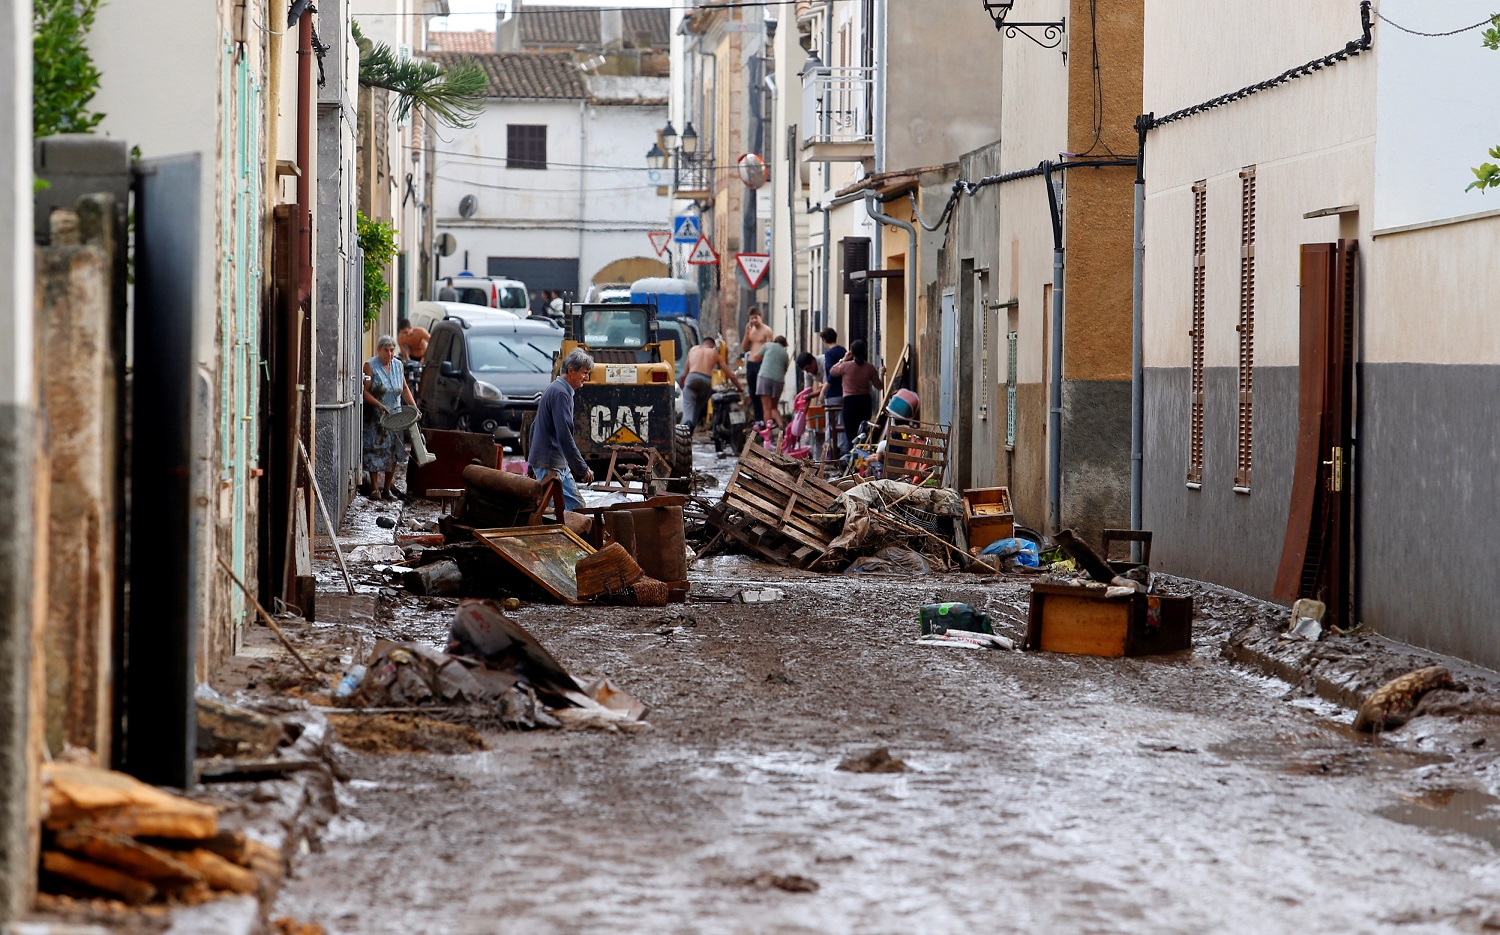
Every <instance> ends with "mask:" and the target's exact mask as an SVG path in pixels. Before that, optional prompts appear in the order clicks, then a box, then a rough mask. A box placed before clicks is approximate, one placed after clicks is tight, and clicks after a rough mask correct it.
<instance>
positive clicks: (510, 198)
mask: <svg viewBox="0 0 1500 935" xmlns="http://www.w3.org/2000/svg"><path fill="white" fill-rule="evenodd" d="M433 57H434V58H435V59H436V60H437V61H439V62H443V63H450V62H456V61H460V60H463V59H472V60H473V61H475V62H477V63H478V64H479V65H480V66H481V67H482V68H483V69H484V70H485V72H486V74H488V75H489V79H490V86H489V95H490V100H489V102H488V104H487V105H486V107H485V110H484V113H483V114H482V115H481V116H480V118H479V120H478V122H477V123H476V124H475V125H474V127H472V128H470V129H467V130H456V131H445V132H443V133H441V134H440V135H439V138H438V140H437V141H435V143H434V172H435V176H436V180H435V187H434V212H435V215H436V223H437V231H438V233H439V235H441V234H443V233H450V234H452V235H453V236H454V238H455V239H456V240H457V241H458V249H457V251H456V252H455V253H454V254H453V255H452V256H449V257H445V258H442V259H441V260H439V261H438V263H437V270H436V273H437V278H439V279H441V278H445V277H448V276H453V275H457V274H458V273H460V272H461V271H465V270H467V271H469V272H472V273H474V274H475V275H477V276H484V275H495V276H508V277H511V278H514V279H519V280H521V281H522V282H525V283H526V284H527V286H528V288H529V289H530V290H531V292H532V295H533V299H534V300H535V299H536V297H537V296H538V294H539V293H540V291H541V290H543V289H556V290H558V291H560V292H562V293H564V294H565V295H568V296H576V297H579V298H581V297H583V296H584V295H585V294H586V293H587V292H588V288H589V286H590V285H591V284H594V283H605V282H629V281H631V280H632V279H636V278H639V277H642V276H648V275H666V274H667V272H668V270H667V267H666V264H665V263H663V262H662V261H661V260H660V259H659V258H658V257H657V255H656V251H655V250H654V249H653V247H652V245H651V240H650V238H649V237H648V236H647V235H648V232H650V231H653V230H660V229H662V228H663V227H665V226H666V224H667V223H668V213H669V212H668V199H667V195H666V191H665V190H664V189H658V188H657V186H656V183H655V181H653V178H652V176H651V175H650V172H649V170H648V168H647V165H646V161H645V155H646V152H647V151H648V150H649V149H650V148H651V146H652V145H653V144H654V143H655V142H656V141H657V133H658V131H659V130H660V129H661V127H662V126H663V125H664V124H666V122H667V93H668V88H667V85H668V79H667V78H665V77H645V76H638V75H599V74H593V73H591V72H589V71H585V70H584V69H585V67H588V66H589V62H587V61H586V62H584V63H582V64H579V63H575V62H573V61H572V60H571V56H569V55H556V54H545V53H544V54H537V53H491V54H485V55H467V56H466V55H461V54H456V53H437V54H436V55H434V56H433ZM595 61H597V60H595ZM605 70H607V66H605ZM471 196H472V197H471Z"/></svg>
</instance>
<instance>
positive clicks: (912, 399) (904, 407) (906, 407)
mask: <svg viewBox="0 0 1500 935" xmlns="http://www.w3.org/2000/svg"><path fill="white" fill-rule="evenodd" d="M919 402H920V400H919V398H918V396H917V394H916V393H913V392H912V391H911V390H897V391H896V395H894V396H892V397H891V401H890V403H889V404H887V405H886V407H885V411H886V412H889V413H890V414H891V415H893V416H896V417H897V418H899V419H915V418H916V417H917V408H918V403H919Z"/></svg>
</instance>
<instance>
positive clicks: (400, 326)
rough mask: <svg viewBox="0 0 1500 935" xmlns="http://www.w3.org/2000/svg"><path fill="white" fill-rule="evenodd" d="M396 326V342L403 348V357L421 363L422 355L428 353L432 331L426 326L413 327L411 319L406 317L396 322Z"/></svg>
mask: <svg viewBox="0 0 1500 935" xmlns="http://www.w3.org/2000/svg"><path fill="white" fill-rule="evenodd" d="M396 328H397V331H396V344H397V345H398V346H399V347H400V348H401V359H402V360H415V361H417V362H418V363H420V362H421V360H422V355H423V354H425V353H427V342H428V341H430V340H432V333H431V332H429V331H428V330H427V329H426V328H414V327H412V323H411V321H410V320H409V319H406V318H403V319H401V320H400V321H398V322H396Z"/></svg>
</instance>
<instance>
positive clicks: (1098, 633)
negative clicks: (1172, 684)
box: [1026, 584, 1193, 656]
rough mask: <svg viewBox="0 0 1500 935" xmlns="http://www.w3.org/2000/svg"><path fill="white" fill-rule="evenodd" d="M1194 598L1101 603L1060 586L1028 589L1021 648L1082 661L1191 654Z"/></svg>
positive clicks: (1092, 593)
mask: <svg viewBox="0 0 1500 935" xmlns="http://www.w3.org/2000/svg"><path fill="white" fill-rule="evenodd" d="M1192 645H1193V599H1192V598H1190V597H1169V596H1167V595H1161V594H1135V595H1132V596H1130V597H1117V598H1106V597H1104V594H1103V591H1101V590H1096V589H1088V588H1081V587H1070V586H1068V585H1061V584H1036V585H1033V586H1032V589H1031V616H1030V618H1029V620H1028V621H1027V626H1026V648H1027V649H1028V650H1041V651H1042V652H1049V653H1072V654H1076V655H1083V656H1150V655H1155V654H1158V653H1174V652H1179V651H1181V650H1184V649H1190V648H1191V647H1192Z"/></svg>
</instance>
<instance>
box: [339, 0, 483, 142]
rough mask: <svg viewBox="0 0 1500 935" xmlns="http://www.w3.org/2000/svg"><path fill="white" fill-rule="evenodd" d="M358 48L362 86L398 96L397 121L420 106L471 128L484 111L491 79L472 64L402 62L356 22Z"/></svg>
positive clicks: (454, 125) (455, 123) (445, 121)
mask: <svg viewBox="0 0 1500 935" xmlns="http://www.w3.org/2000/svg"><path fill="white" fill-rule="evenodd" d="M352 25H353V27H354V41H355V44H356V45H358V46H359V83H360V84H362V85H364V86H365V87H367V88H385V89H386V90H387V91H390V92H392V93H393V94H395V95H396V119H397V120H398V121H401V120H405V119H406V118H407V117H409V116H411V112H412V110H413V109H414V108H416V107H417V106H419V105H420V106H421V107H423V108H425V109H426V110H427V112H428V113H430V114H432V115H433V116H434V117H436V118H437V119H438V120H441V121H442V122H443V123H446V124H448V125H449V126H451V127H472V126H473V125H474V122H475V120H476V119H478V117H479V114H480V113H481V112H482V111H483V110H484V98H485V93H486V92H487V90H488V89H489V79H488V78H486V77H485V74H484V70H483V69H481V68H480V67H479V66H478V65H476V64H474V63H473V62H464V63H463V64H462V65H458V66H455V67H454V68H452V69H445V68H443V66H441V65H438V64H435V63H433V62H421V61H417V60H415V59H407V60H406V61H401V60H400V59H398V58H397V57H396V53H395V52H393V51H391V47H390V46H388V45H386V44H385V43H383V42H371V41H370V40H369V39H366V38H365V36H364V34H363V33H362V32H360V30H359V24H358V23H353V24H352Z"/></svg>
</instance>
